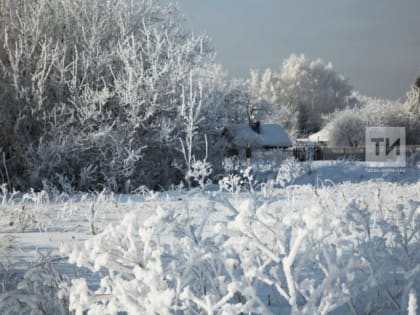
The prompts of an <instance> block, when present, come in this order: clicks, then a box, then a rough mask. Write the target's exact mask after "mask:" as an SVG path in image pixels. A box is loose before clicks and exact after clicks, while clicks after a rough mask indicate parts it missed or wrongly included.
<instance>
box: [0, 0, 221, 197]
mask: <svg viewBox="0 0 420 315" xmlns="http://www.w3.org/2000/svg"><path fill="white" fill-rule="evenodd" d="M180 25H181V22H180V18H179V13H178V11H177V9H176V8H174V7H173V6H171V5H168V6H166V5H159V4H156V3H154V1H149V0H141V1H129V0H117V1H106V0H92V1H82V0H76V1H72V0H59V1H55V0H54V1H53V0H35V1H33V0H19V1H12V0H5V1H1V2H0V33H1V34H2V36H1V38H0V95H2V97H6V98H7V99H9V100H10V101H9V102H7V103H4V102H3V103H2V104H1V105H0V111H1V112H2V115H1V117H0V123H1V125H2V126H3V127H4V128H2V130H1V131H0V139H1V140H0V148H2V157H4V158H5V160H6V161H5V163H2V169H1V174H4V173H5V171H6V170H5V168H6V167H4V165H7V169H8V171H9V173H8V175H9V176H8V177H9V178H7V179H5V178H3V179H2V180H3V181H5V180H7V181H8V182H9V184H10V185H12V186H13V187H20V188H21V189H24V188H28V187H29V188H42V183H41V182H40V179H41V178H43V179H45V180H48V181H49V182H50V183H52V184H54V185H56V186H57V187H58V189H61V190H64V187H63V186H66V185H70V186H72V187H74V188H75V189H76V190H95V189H98V190H100V189H102V188H103V187H104V186H105V187H107V188H110V189H112V190H114V191H131V190H133V189H135V188H137V187H139V186H140V185H146V186H148V187H149V188H155V187H158V186H163V187H168V186H169V185H170V184H172V183H175V184H178V183H179V179H182V177H183V173H184V172H185V171H186V170H187V168H186V166H185V161H184V159H183V155H182V152H181V150H180V149H179V139H180V138H182V139H184V138H185V137H187V136H191V135H192V134H194V136H196V135H200V136H199V137H195V138H194V141H196V142H195V143H194V148H195V150H196V151H197V152H201V151H202V148H203V147H204V140H203V139H204V135H207V137H208V140H209V144H210V145H214V146H215V148H214V151H215V152H217V143H216V141H215V140H214V137H215V135H216V134H217V132H218V131H217V128H218V125H217V124H216V125H214V122H215V121H217V122H218V123H219V124H221V125H223V119H219V118H220V117H219V115H220V110H219V107H218V106H219V104H220V100H219V99H220V98H221V96H222V94H223V91H222V89H223V87H222V85H223V84H222V81H221V77H222V76H223V75H222V72H221V70H220V68H219V67H218V66H216V65H215V64H214V62H213V55H212V54H211V50H210V49H209V45H208V41H207V39H206V38H205V37H204V36H192V35H189V34H187V33H186V32H184V31H183V30H182V29H181V27H180ZM191 108H192V109H191ZM191 113H193V115H194V116H193V117H192V116H191V115H190V114H191ZM203 117H205V118H206V119H203ZM191 145H192V144H191ZM197 152H193V154H198V153H197ZM197 158H198V159H201V158H203V157H202V156H197ZM217 158H218V157H217V156H216V155H212V156H209V159H214V160H212V161H211V162H212V163H214V164H215V165H217V163H218V161H217ZM2 162H3V161H2ZM3 177H4V176H3Z"/></svg>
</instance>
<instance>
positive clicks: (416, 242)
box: [0, 162, 420, 315]
mask: <svg viewBox="0 0 420 315" xmlns="http://www.w3.org/2000/svg"><path fill="white" fill-rule="evenodd" d="M366 166H367V165H365V164H363V163H360V162H358V163H356V162H318V163H311V164H307V165H301V164H299V163H289V164H287V163H286V164H285V165H284V166H283V167H281V168H280V170H278V172H275V173H274V172H273V171H271V170H270V169H268V168H267V169H264V167H260V168H258V167H257V168H256V169H258V171H257V172H255V173H254V174H253V175H251V173H249V172H247V171H244V172H242V173H241V174H239V175H231V176H227V177H225V178H224V179H223V180H222V181H221V182H220V185H209V186H207V187H206V188H205V189H198V188H196V189H191V190H185V189H178V190H174V191H169V192H161V193H156V192H147V191H143V192H141V193H138V194H133V195H114V194H109V193H105V192H103V193H97V194H90V195H88V194H80V195H71V196H69V195H66V194H61V195H60V194H58V193H55V194H52V193H51V192H50V193H46V192H40V193H35V192H34V193H27V194H20V193H16V194H13V193H10V192H6V189H5V187H3V193H2V194H0V213H1V216H0V231H1V233H0V268H1V271H0V314H68V313H72V312H75V313H76V314H84V312H85V311H88V314H124V313H128V314H240V313H244V314H248V313H252V314H254V313H259V314H289V313H292V314H401V313H403V314H404V313H407V312H408V313H409V314H410V315H412V314H416V307H417V302H416V297H417V296H418V295H419V294H420V182H419V179H420V169H419V168H410V169H407V170H406V172H405V173H398V172H389V173H386V174H384V173H381V172H367V170H366ZM262 179H264V181H262ZM31 312H32V313H31Z"/></svg>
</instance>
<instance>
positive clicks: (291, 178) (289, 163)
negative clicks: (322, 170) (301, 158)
mask: <svg viewBox="0 0 420 315" xmlns="http://www.w3.org/2000/svg"><path fill="white" fill-rule="evenodd" d="M309 169H310V165H309V164H308V162H306V163H300V162H298V161H296V160H295V159H294V158H290V159H286V160H284V161H282V164H281V165H280V167H279V170H278V171H277V176H276V180H275V181H276V183H278V184H279V185H280V187H285V186H287V185H291V184H293V183H294V182H295V180H296V179H297V178H299V177H301V176H303V175H305V174H307V173H308V172H309Z"/></svg>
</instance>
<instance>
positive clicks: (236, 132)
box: [228, 124, 292, 147]
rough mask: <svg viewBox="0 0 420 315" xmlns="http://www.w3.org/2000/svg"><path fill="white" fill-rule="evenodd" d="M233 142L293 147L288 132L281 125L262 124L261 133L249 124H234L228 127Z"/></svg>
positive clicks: (243, 144) (257, 145)
mask: <svg viewBox="0 0 420 315" xmlns="http://www.w3.org/2000/svg"><path fill="white" fill-rule="evenodd" d="M228 130H229V132H230V133H231V135H232V137H233V142H234V143H235V144H237V145H240V146H244V147H246V146H251V147H291V146H292V141H291V140H290V138H289V136H288V134H287V132H286V131H285V130H284V129H283V127H281V126H280V125H276V124H261V125H260V133H257V132H255V131H254V130H253V129H252V128H251V127H250V126H249V125H248V124H232V125H230V126H229V127H228Z"/></svg>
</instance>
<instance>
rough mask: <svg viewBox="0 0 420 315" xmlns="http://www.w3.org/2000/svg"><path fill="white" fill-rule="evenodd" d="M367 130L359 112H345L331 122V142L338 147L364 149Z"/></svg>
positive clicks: (349, 110)
mask: <svg viewBox="0 0 420 315" xmlns="http://www.w3.org/2000/svg"><path fill="white" fill-rule="evenodd" d="M365 128H366V123H365V121H364V120H363V117H361V116H360V114H359V113H358V112H357V111H355V110H352V109H347V110H343V111H341V112H339V113H337V114H336V115H335V117H334V119H333V120H332V121H331V122H330V127H329V142H330V144H331V145H332V146H336V147H362V146H363V145H364V144H365V132H366V131H365Z"/></svg>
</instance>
